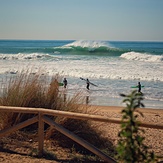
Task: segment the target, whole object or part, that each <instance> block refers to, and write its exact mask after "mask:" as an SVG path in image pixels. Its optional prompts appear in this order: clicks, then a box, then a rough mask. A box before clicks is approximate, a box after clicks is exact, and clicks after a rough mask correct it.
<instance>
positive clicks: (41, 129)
mask: <svg viewBox="0 0 163 163" xmlns="http://www.w3.org/2000/svg"><path fill="white" fill-rule="evenodd" d="M38 120H39V121H38V156H39V157H42V155H43V147H44V121H43V119H42V114H41V113H39V118H38Z"/></svg>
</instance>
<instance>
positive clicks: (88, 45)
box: [65, 40, 111, 48]
mask: <svg viewBox="0 0 163 163" xmlns="http://www.w3.org/2000/svg"><path fill="white" fill-rule="evenodd" d="M65 47H82V48H99V47H109V48H111V46H110V45H109V44H108V43H106V42H103V41H93V40H90V41H89V40H79V41H75V42H73V43H70V44H67V45H65Z"/></svg>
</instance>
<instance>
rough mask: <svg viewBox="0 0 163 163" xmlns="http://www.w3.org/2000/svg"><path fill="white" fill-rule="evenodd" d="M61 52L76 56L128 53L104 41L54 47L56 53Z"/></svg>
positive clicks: (76, 42)
mask: <svg viewBox="0 0 163 163" xmlns="http://www.w3.org/2000/svg"><path fill="white" fill-rule="evenodd" d="M56 52H60V53H64V52H67V53H68V52H71V53H73V52H74V53H75V54H84V53H85V54H89V53H100V54H101V55H102V54H109V55H112V54H113V55H120V54H122V52H126V51H124V50H122V49H119V48H115V47H113V46H112V45H110V44H109V43H108V42H104V41H88V40H80V41H75V42H73V43H69V44H67V45H64V46H60V47H54V53H56Z"/></svg>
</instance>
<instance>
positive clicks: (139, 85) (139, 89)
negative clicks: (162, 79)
mask: <svg viewBox="0 0 163 163" xmlns="http://www.w3.org/2000/svg"><path fill="white" fill-rule="evenodd" d="M138 92H140V93H141V84H140V82H138Z"/></svg>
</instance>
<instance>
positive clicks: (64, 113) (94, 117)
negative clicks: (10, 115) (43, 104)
mask: <svg viewBox="0 0 163 163" xmlns="http://www.w3.org/2000/svg"><path fill="white" fill-rule="evenodd" d="M1 111H4V112H22V113H38V112H40V113H42V114H45V115H52V116H63V117H67V118H72V119H81V120H93V121H99V122H109V123H115V124H121V120H120V119H115V118H108V117H105V116H100V115H90V114H83V113H74V112H67V111H60V110H52V109H43V108H26V107H10V106H0V112H1ZM140 126H141V127H146V128H154V129H163V125H160V124H151V123H143V122H140Z"/></svg>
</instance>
